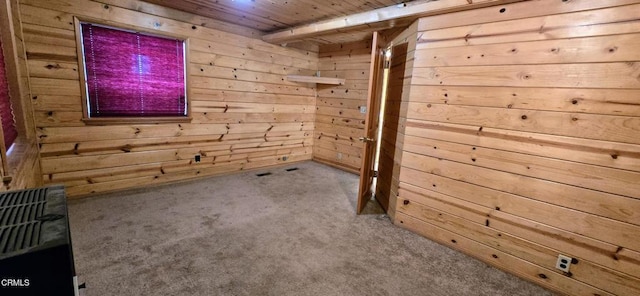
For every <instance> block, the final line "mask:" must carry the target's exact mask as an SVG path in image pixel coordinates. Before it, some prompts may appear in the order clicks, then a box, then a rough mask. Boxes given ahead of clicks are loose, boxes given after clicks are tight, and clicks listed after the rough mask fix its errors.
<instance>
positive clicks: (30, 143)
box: [0, 0, 42, 191]
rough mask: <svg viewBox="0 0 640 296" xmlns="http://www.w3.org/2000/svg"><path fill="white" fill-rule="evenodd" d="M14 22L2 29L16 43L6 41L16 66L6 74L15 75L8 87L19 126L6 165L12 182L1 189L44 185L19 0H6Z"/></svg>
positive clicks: (9, 13)
mask: <svg viewBox="0 0 640 296" xmlns="http://www.w3.org/2000/svg"><path fill="white" fill-rule="evenodd" d="M7 4H8V6H9V10H8V11H7V14H8V16H9V17H10V20H9V21H10V22H11V24H10V25H8V26H6V27H5V28H3V30H2V31H3V33H4V32H11V33H10V34H11V35H12V42H11V43H13V44H3V46H5V54H10V55H13V57H10V59H11V58H15V63H13V65H10V64H7V67H11V70H10V71H8V73H7V75H13V76H15V77H8V78H9V83H10V85H9V87H10V88H11V89H12V91H11V95H12V96H14V97H12V106H13V110H14V114H15V115H14V116H15V118H16V121H17V122H18V123H17V128H18V136H19V137H18V139H17V140H16V142H15V144H14V147H13V149H11V152H10V153H9V155H8V157H7V158H8V159H7V164H8V167H9V172H7V175H9V176H11V182H10V183H8V184H4V183H1V184H0V190H2V191H4V190H18V189H25V188H32V187H37V186H40V185H42V179H41V178H40V175H41V173H40V161H39V158H38V145H37V143H36V139H35V130H34V122H33V109H32V107H31V95H30V88H29V77H28V71H27V61H26V54H25V50H24V44H23V41H22V40H23V34H22V24H21V22H20V12H19V3H18V0H11V1H9V2H7ZM9 47H10V48H9Z"/></svg>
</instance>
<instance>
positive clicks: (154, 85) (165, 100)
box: [82, 23, 187, 117]
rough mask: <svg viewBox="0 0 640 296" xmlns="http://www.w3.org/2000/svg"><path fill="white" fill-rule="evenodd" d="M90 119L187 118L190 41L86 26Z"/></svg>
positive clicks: (83, 29)
mask: <svg viewBox="0 0 640 296" xmlns="http://www.w3.org/2000/svg"><path fill="white" fill-rule="evenodd" d="M82 41H83V48H84V61H85V70H86V71H85V73H86V83H87V95H88V107H89V117H158V116H183V117H184V116H186V115H187V111H186V110H187V109H186V95H185V79H184V78H185V77H184V76H185V68H184V41H182V40H177V39H170V38H163V37H156V36H149V35H145V34H141V33H138V32H129V31H123V30H118V29H112V28H106V27H102V26H97V25H95V24H87V23H83V24H82Z"/></svg>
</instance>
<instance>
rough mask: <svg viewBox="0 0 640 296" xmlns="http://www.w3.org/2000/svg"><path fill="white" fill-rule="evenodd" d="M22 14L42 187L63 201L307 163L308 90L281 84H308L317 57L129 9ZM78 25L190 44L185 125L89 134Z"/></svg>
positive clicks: (229, 29)
mask: <svg viewBox="0 0 640 296" xmlns="http://www.w3.org/2000/svg"><path fill="white" fill-rule="evenodd" d="M22 2H23V4H22V5H21V9H20V12H21V16H22V17H23V18H22V24H23V26H24V27H25V31H24V36H25V38H24V39H25V50H26V57H27V62H26V65H27V66H28V67H29V70H30V71H29V79H30V81H31V90H32V92H33V95H32V98H31V99H30V101H31V104H32V105H33V108H34V110H35V112H34V114H35V118H36V126H37V137H38V139H39V145H40V147H41V150H42V153H41V157H42V160H41V163H42V174H41V178H39V179H40V180H43V181H44V182H46V183H59V182H62V183H64V184H65V185H66V186H67V193H68V196H70V197H72V198H73V197H78V196H85V195H89V194H93V193H99V192H105V191H111V190H120V189H126V188H131V187H139V186H146V185H152V184H162V183H165V182H174V181H179V180H185V179H190V178H196V177H201V176H207V175H213V174H221V173H228V172H232V171H238V170H244V169H251V168H258V167H262V166H271V165H277V164H280V163H283V162H291V161H301V160H308V159H311V157H312V156H311V155H312V149H313V148H312V147H313V142H314V138H313V130H314V129H315V125H314V118H315V116H314V113H315V112H316V110H315V108H316V106H315V104H316V97H315V96H316V90H315V89H314V88H312V87H308V86H306V85H300V84H297V83H294V82H289V81H287V80H286V76H287V75H310V74H313V73H315V72H316V71H317V68H318V57H317V53H316V52H310V51H305V50H299V49H294V48H284V47H280V46H276V45H272V44H268V43H265V42H262V41H260V40H257V39H255V37H256V36H252V35H254V33H255V32H252V31H251V30H244V31H243V30H240V29H241V28H239V27H237V26H233V25H229V26H226V27H223V28H220V30H219V29H218V28H217V27H216V26H213V25H212V24H215V23H216V22H213V23H210V22H209V21H207V20H206V19H204V18H202V17H199V16H195V15H190V14H188V13H177V14H172V13H169V12H167V11H161V10H159V9H158V8H159V7H158V6H154V5H151V4H148V3H142V2H139V1H134V0H109V1H107V2H106V3H101V2H94V1H88V0H55V1H44V0H26V1H22ZM74 16H75V17H79V18H86V19H92V20H96V21H98V22H101V23H104V24H108V25H112V26H117V27H125V28H134V29H139V30H142V31H145V32H154V33H156V34H160V35H163V34H168V35H177V36H184V37H186V38H188V39H189V41H190V47H189V53H188V56H189V63H188V67H189V73H190V77H189V89H190V95H191V97H190V104H191V108H192V114H191V115H192V121H191V122H190V123H180V124H177V123H165V124H144V123H141V124H121V125H110V126H86V125H85V124H84V123H83V121H82V99H81V97H82V96H81V89H80V82H79V74H78V73H80V71H78V67H81V66H82V65H78V59H77V50H76V42H75V32H74V27H73V25H72V24H71V25H70V24H69V22H71V23H72V22H73V17H74ZM205 22H206V23H205ZM195 155H200V156H201V162H199V163H196V162H195V161H194V156H195Z"/></svg>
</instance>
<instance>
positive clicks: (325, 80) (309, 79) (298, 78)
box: [287, 75, 345, 85]
mask: <svg viewBox="0 0 640 296" xmlns="http://www.w3.org/2000/svg"><path fill="white" fill-rule="evenodd" d="M287 80H289V81H294V82H305V83H319V84H334V85H344V82H345V80H344V79H343V78H331V77H319V76H302V75H287Z"/></svg>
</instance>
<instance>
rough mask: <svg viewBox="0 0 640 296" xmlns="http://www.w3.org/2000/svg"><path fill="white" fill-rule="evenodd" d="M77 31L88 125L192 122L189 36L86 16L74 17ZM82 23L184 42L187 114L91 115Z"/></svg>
mask: <svg viewBox="0 0 640 296" xmlns="http://www.w3.org/2000/svg"><path fill="white" fill-rule="evenodd" d="M73 22H74V26H75V32H76V50H77V55H78V70H79V74H80V90H81V92H82V113H83V115H82V121H83V122H84V123H85V124H88V125H115V124H154V123H185V122H191V120H192V117H191V87H190V83H189V81H190V79H189V77H190V76H191V75H190V68H191V67H189V60H190V59H189V37H187V36H183V35H177V34H172V33H169V32H158V31H152V30H149V29H145V28H139V27H135V26H131V25H127V24H123V23H116V22H106V21H104V20H97V19H91V18H85V17H82V18H80V17H77V16H75V17H74V18H73ZM82 23H92V24H96V25H99V26H104V27H107V28H113V29H116V30H124V31H134V32H140V33H144V34H147V35H150V36H157V37H162V38H167V37H169V38H175V39H179V40H182V41H183V42H184V57H183V58H184V68H185V69H184V71H185V76H184V84H185V95H186V104H187V106H186V116H175V117H174V116H165V117H134V116H132V117H90V116H89V108H88V104H89V97H88V94H87V81H86V75H87V73H86V67H85V62H84V46H83V42H82V27H81V24H82Z"/></svg>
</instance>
